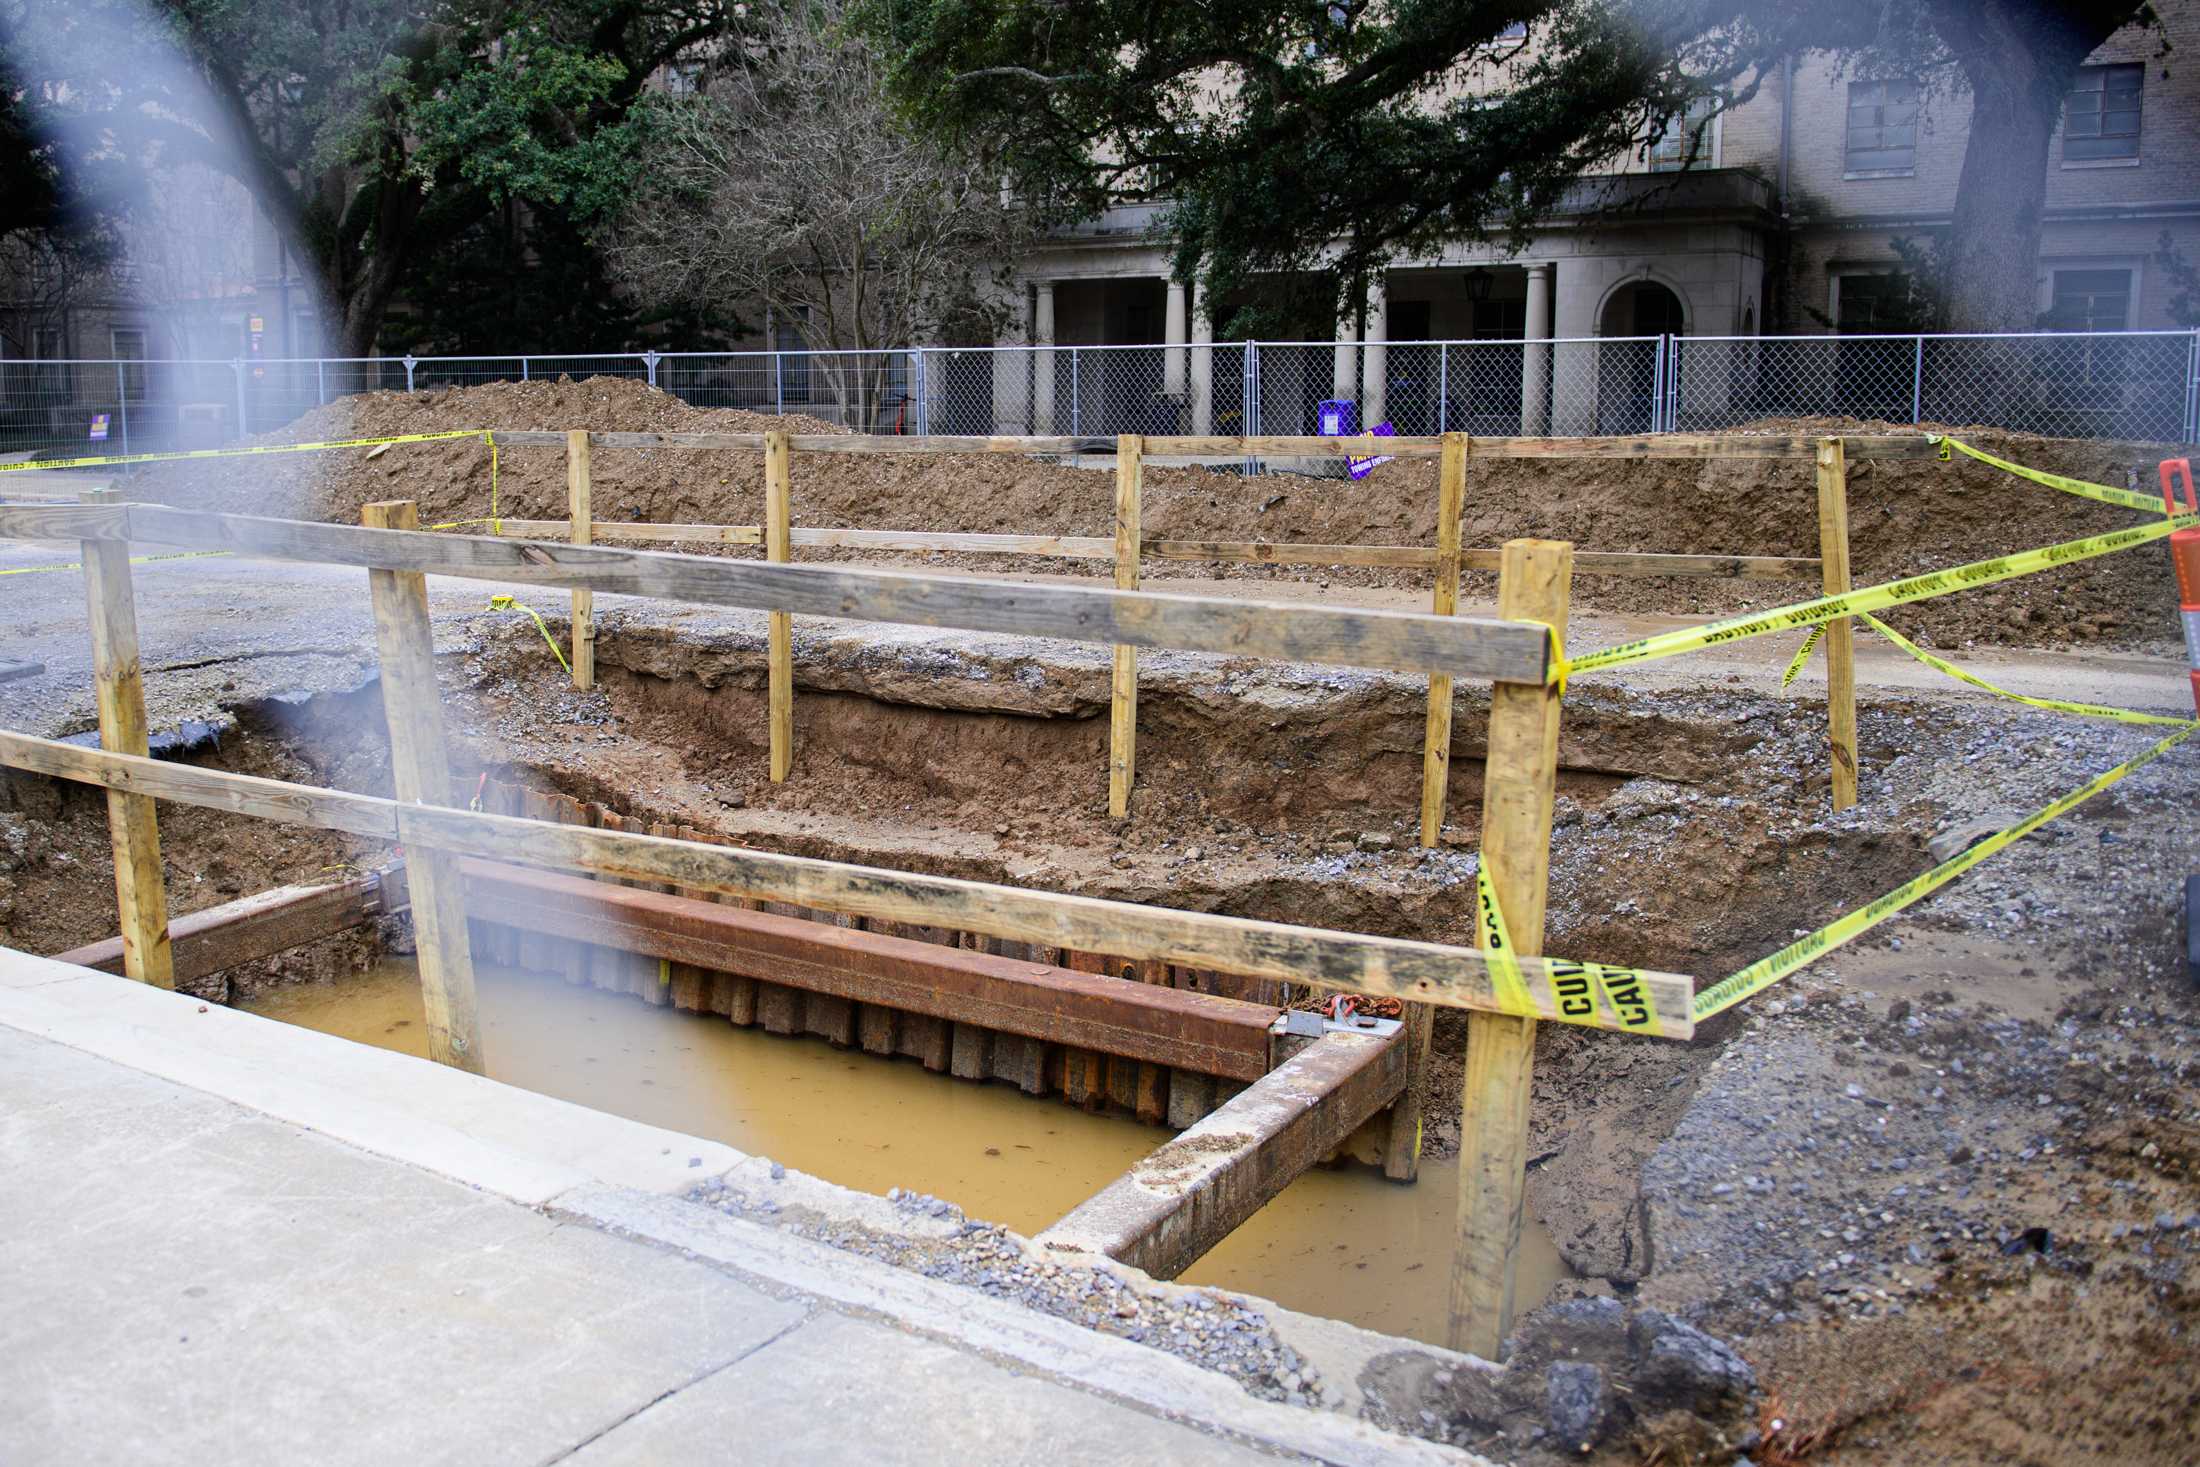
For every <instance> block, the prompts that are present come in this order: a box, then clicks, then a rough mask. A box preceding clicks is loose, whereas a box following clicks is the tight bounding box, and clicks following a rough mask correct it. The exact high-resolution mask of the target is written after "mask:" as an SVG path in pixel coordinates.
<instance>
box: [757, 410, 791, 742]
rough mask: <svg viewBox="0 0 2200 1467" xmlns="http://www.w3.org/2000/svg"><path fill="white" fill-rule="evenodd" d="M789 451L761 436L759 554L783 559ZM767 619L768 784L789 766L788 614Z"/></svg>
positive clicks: (787, 552)
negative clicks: (761, 535) (761, 545)
mask: <svg viewBox="0 0 2200 1467" xmlns="http://www.w3.org/2000/svg"><path fill="white" fill-rule="evenodd" d="M790 458H791V450H790V449H789V447H788V444H787V435H786V434H785V433H784V432H778V431H774V432H770V433H766V434H765V435H764V558H765V559H766V560H787V559H789V558H791V556H792V554H793V538H792V536H791V535H790V534H789V531H788V513H789V510H788V503H787V501H788V497H789V494H790V491H791V489H792V487H793V486H792V483H791V480H792V477H793V466H792V463H791V461H790ZM768 615H769V617H770V621H771V672H770V681H771V743H772V756H771V759H772V762H771V774H772V783H773V784H784V783H786V780H787V774H788V771H790V770H791V769H793V768H794V617H793V616H792V615H790V614H789V613H787V612H784V611H774V612H770V613H768Z"/></svg>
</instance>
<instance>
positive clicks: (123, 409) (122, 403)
mask: <svg viewBox="0 0 2200 1467" xmlns="http://www.w3.org/2000/svg"><path fill="white" fill-rule="evenodd" d="M115 417H116V419H117V421H118V422H119V423H120V424H121V427H122V456H123V457H124V458H128V457H129V456H130V382H129V378H128V377H127V376H126V375H125V372H124V368H123V365H122V363H120V362H116V363H115Z"/></svg>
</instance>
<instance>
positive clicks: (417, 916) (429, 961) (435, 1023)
mask: <svg viewBox="0 0 2200 1467" xmlns="http://www.w3.org/2000/svg"><path fill="white" fill-rule="evenodd" d="M359 518H360V522H361V523H362V524H364V525H366V526H367V527H368V528H369V529H375V530H414V529H418V528H419V527H420V512H419V507H418V506H417V505H415V504H414V503H413V502H412V501H411V500H409V499H400V500H386V501H383V502H380V503H376V504H369V505H364V506H362V507H361V509H360V511H359ZM367 585H368V587H369V589H370V590H371V592H372V594H373V598H374V639H375V643H376V645H377V647H378V648H379V650H380V653H381V658H382V714H383V717H384V719H385V720H386V721H387V722H388V724H389V728H390V782H391V784H392V785H393V786H394V787H395V789H396V792H397V798H398V799H399V800H400V801H402V802H404V803H407V804H414V805H448V804H450V803H451V771H450V766H449V765H448V764H447V763H445V761H444V749H445V747H446V745H445V741H444V735H443V697H442V694H441V693H440V692H439V691H438V690H437V688H436V683H435V631H434V628H433V627H432V626H431V625H430V623H429V621H428V579H427V577H426V576H423V575H421V574H420V573H419V572H417V571H389V570H370V571H368V572H367ZM405 871H406V880H407V881H408V882H409V883H410V885H411V888H412V912H413V945H414V949H415V951H416V952H417V953H418V955H419V961H420V994H421V998H422V999H423V1000H424V1002H425V1007H426V1009H427V1019H428V1058H429V1059H432V1060H434V1061H435V1062H436V1063H438V1064H444V1065H450V1066H452V1067H453V1068H454V1069H461V1070H471V1071H473V1072H474V1073H475V1074H477V1075H479V1074H483V1073H486V1072H485V1070H484V1068H483V1064H482V1054H481V1021H480V1019H479V1017H478V1016H477V1015H476V1013H475V1009H474V957H473V948H472V946H471V945H470V943H469V940H468V936H467V931H466V903H465V885H464V878H463V877H462V876H461V875H460V874H459V866H458V860H457V858H456V857H453V856H450V855H447V854H445V853H444V852H442V851H434V850H421V849H415V850H408V851H406V852H405Z"/></svg>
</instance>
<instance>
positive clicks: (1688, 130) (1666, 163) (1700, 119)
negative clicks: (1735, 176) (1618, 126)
mask: <svg viewBox="0 0 2200 1467" xmlns="http://www.w3.org/2000/svg"><path fill="white" fill-rule="evenodd" d="M1718 109H1719V99H1718V98H1717V97H1698V98H1697V99H1696V100H1695V101H1693V102H1690V103H1689V104H1688V110H1687V111H1686V112H1683V113H1682V114H1681V115H1680V116H1678V117H1674V118H1668V119H1667V120H1666V124H1665V132H1664V133H1663V134H1662V135H1661V136H1660V137H1659V138H1658V140H1657V141H1656V142H1654V143H1651V144H1650V145H1649V146H1648V147H1647V148H1645V149H1644V150H1643V155H1642V156H1643V161H1644V162H1646V163H1648V164H1649V165H1650V171H1651V172H1652V173H1677V172H1679V171H1680V170H1681V169H1683V168H1716V167H1717V166H1718V149H1717V147H1716V146H1715V143H1716V139H1715V138H1714V137H1713V136H1712V130H1713V128H1715V127H1716V126H1717V122H1716V121H1715V117H1714V114H1716V113H1717V111H1718Z"/></svg>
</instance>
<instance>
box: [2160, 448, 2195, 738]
mask: <svg viewBox="0 0 2200 1467" xmlns="http://www.w3.org/2000/svg"><path fill="white" fill-rule="evenodd" d="M2180 479H2182V480H2183V481H2184V485H2185V502H2184V503H2183V504H2179V503H2178V502H2177V483H2178V480H2180ZM2162 503H2163V504H2164V505H2165V506H2167V509H2168V512H2169V513H2170V514H2173V515H2174V514H2190V513H2193V512H2195V511H2200V501H2195V499H2194V497H2193V488H2192V464H2191V462H2190V461H2189V460H2187V459H2181V458H2165V459H2163V460H2162ZM2169 555H2170V561H2171V562H2172V563H2173V564H2174V565H2175V566H2176V567H2177V603H2178V609H2179V610H2180V611H2181V612H2182V613H2183V614H2184V620H2185V660H2186V662H2187V663H2188V664H2189V665H2190V667H2191V669H2192V706H2193V708H2194V710H2195V711H2196V712H2200V526H2195V527H2193V528H2191V529H2187V530H2177V531H2173V532H2172V533H2171V535H2170V537H2169Z"/></svg>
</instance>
